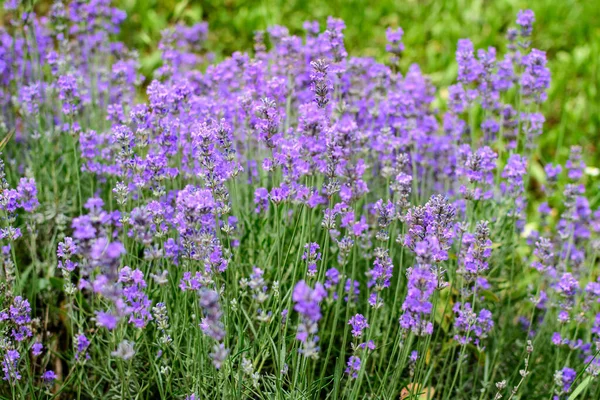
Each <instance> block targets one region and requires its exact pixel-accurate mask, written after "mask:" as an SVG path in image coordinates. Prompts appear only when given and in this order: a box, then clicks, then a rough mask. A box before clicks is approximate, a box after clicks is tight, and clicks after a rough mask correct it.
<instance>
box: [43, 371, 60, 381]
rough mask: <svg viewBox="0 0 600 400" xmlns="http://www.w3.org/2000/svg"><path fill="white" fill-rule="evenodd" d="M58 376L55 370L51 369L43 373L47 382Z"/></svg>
mask: <svg viewBox="0 0 600 400" xmlns="http://www.w3.org/2000/svg"><path fill="white" fill-rule="evenodd" d="M56 378H57V376H56V374H55V373H54V371H52V370H49V371H46V372H44V373H43V374H42V380H43V381H44V382H46V383H52V382H54V381H55V380H56Z"/></svg>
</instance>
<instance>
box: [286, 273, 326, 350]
mask: <svg viewBox="0 0 600 400" xmlns="http://www.w3.org/2000/svg"><path fill="white" fill-rule="evenodd" d="M325 297H327V291H326V290H325V287H323V285H322V284H321V283H316V284H315V287H314V289H313V288H311V287H310V286H308V285H307V284H306V282H305V281H303V280H302V281H300V282H298V283H297V284H296V286H294V291H293V293H292V300H293V301H294V310H295V311H297V312H298V313H299V314H300V323H299V324H298V331H297V333H296V339H298V340H299V341H300V342H302V349H300V350H299V351H300V352H301V353H302V354H303V355H304V356H305V357H309V358H318V356H319V347H318V346H317V342H318V341H319V337H318V336H317V333H318V329H319V327H318V322H319V320H320V319H321V316H322V314H321V307H320V305H319V303H320V302H321V301H322V300H323V299H325Z"/></svg>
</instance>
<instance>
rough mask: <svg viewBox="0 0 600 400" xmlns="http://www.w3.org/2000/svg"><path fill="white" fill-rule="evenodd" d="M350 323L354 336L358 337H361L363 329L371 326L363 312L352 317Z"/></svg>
mask: <svg viewBox="0 0 600 400" xmlns="http://www.w3.org/2000/svg"><path fill="white" fill-rule="evenodd" d="M348 325H350V326H352V336H354V337H356V338H359V337H361V336H362V333H363V330H365V329H366V328H368V327H369V323H368V322H367V319H366V318H365V317H364V316H363V315H362V314H356V315H355V316H353V317H352V318H350V321H348Z"/></svg>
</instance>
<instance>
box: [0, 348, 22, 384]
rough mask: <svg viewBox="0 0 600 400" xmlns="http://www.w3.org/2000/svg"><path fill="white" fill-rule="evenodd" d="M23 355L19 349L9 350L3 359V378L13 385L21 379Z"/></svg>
mask: <svg viewBox="0 0 600 400" xmlns="http://www.w3.org/2000/svg"><path fill="white" fill-rule="evenodd" d="M20 358H21V355H20V354H19V352H18V351H17V350H8V351H7V352H6V353H5V354H4V358H3V360H2V371H3V372H4V376H3V377H2V379H3V380H5V381H8V382H9V383H10V384H11V385H15V384H16V381H18V380H20V379H21V374H20V373H19V359H20Z"/></svg>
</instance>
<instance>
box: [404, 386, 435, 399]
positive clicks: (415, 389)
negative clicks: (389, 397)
mask: <svg viewBox="0 0 600 400" xmlns="http://www.w3.org/2000/svg"><path fill="white" fill-rule="evenodd" d="M415 394H416V395H418V397H417V399H418V400H430V399H433V395H434V394H435V389H434V388H432V387H426V388H424V389H422V390H421V389H420V385H419V384H418V383H409V384H408V385H407V386H406V387H404V388H403V389H402V391H401V392H400V400H405V399H408V398H409V397H410V396H414V395H415Z"/></svg>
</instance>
